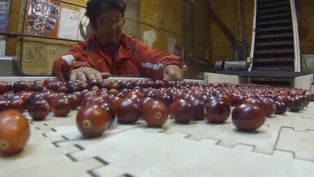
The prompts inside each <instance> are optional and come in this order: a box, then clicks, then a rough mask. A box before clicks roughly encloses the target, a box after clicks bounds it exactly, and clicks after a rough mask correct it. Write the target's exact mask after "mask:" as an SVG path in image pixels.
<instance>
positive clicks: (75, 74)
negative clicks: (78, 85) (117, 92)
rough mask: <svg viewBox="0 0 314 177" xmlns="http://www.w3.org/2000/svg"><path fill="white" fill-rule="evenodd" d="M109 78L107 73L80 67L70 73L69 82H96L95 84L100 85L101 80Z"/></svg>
mask: <svg viewBox="0 0 314 177" xmlns="http://www.w3.org/2000/svg"><path fill="white" fill-rule="evenodd" d="M109 76H110V74H109V73H100V72H98V71H97V70H95V69H93V68H89V67H81V68H78V69H74V70H72V71H71V74H70V80H81V81H88V80H96V81H97V82H99V83H101V82H102V81H103V79H107V78H108V77H109Z"/></svg>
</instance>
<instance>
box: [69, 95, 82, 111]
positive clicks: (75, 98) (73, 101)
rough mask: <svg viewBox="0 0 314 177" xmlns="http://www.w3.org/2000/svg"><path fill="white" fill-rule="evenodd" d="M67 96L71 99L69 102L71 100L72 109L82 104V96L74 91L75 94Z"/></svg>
mask: <svg viewBox="0 0 314 177" xmlns="http://www.w3.org/2000/svg"><path fill="white" fill-rule="evenodd" d="M67 98H68V100H69V102H70V104H71V108H72V110H76V109H77V108H78V107H79V106H80V104H81V100H80V98H79V97H78V96H77V95H75V94H74V93H73V94H68V95H67Z"/></svg>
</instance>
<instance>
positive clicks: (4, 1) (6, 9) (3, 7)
mask: <svg viewBox="0 0 314 177" xmlns="http://www.w3.org/2000/svg"><path fill="white" fill-rule="evenodd" d="M9 13H10V0H0V14H9Z"/></svg>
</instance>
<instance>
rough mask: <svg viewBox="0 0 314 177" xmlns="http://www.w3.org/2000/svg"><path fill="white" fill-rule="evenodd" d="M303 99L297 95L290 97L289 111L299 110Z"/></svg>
mask: <svg viewBox="0 0 314 177" xmlns="http://www.w3.org/2000/svg"><path fill="white" fill-rule="evenodd" d="M303 105H304V103H303V100H302V99H301V98H299V97H292V98H290V104H289V105H288V108H289V110H290V111H291V112H299V111H300V110H301V109H302V108H303Z"/></svg>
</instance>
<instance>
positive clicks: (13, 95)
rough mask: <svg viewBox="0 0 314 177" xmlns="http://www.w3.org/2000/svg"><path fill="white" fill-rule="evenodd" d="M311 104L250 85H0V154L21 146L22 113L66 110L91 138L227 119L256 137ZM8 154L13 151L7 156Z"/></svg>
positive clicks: (293, 94)
mask: <svg viewBox="0 0 314 177" xmlns="http://www.w3.org/2000/svg"><path fill="white" fill-rule="evenodd" d="M313 101H314V95H313V94H312V93H309V92H307V91H306V90H302V89H291V88H279V87H271V86H267V85H254V84H241V85H239V84H230V83H199V82H185V81H144V80H130V81H121V80H115V81H112V80H104V81H103V82H102V83H97V82H96V81H94V80H92V81H89V82H82V81H68V82H62V81H57V80H53V79H46V80H44V81H32V82H28V81H19V82H15V83H13V84H10V83H8V82H0V112H1V114H0V154H1V153H2V154H6V152H10V153H12V152H18V151H21V149H23V147H24V146H25V142H27V140H28V136H26V135H28V132H29V126H26V125H25V117H24V116H23V114H22V113H23V112H24V111H25V110H26V111H28V113H29V115H30V116H31V117H32V119H33V120H34V121H42V120H45V119H46V118H47V116H48V114H49V113H50V112H52V113H53V114H54V115H55V116H56V117H60V118H66V117H67V116H68V115H69V113H70V112H71V110H77V109H78V112H77V115H76V126H77V128H78V130H79V131H80V132H81V134H82V135H83V136H85V137H87V138H94V137H99V136H101V135H102V134H103V133H104V132H105V131H106V130H107V129H109V128H110V126H111V125H112V124H113V122H114V121H117V122H118V123H120V124H134V123H136V122H137V121H138V120H140V119H143V120H144V121H145V122H146V123H147V125H148V126H149V127H154V128H160V127H162V126H163V125H164V124H165V122H166V121H167V119H168V118H169V117H170V118H172V119H174V121H175V122H176V123H179V124H188V123H190V122H191V121H201V120H207V121H208V123H212V124H221V123H224V122H225V121H226V120H227V119H228V118H229V117H230V115H231V119H232V122H233V124H234V126H235V127H236V128H237V129H239V130H242V131H255V130H256V129H258V128H259V127H261V126H262V125H263V124H264V122H265V120H266V117H271V116H272V115H274V114H284V113H285V112H286V111H288V110H289V111H292V112H299V111H300V110H302V109H304V108H305V107H307V106H308V104H309V103H310V102H313ZM231 107H234V109H233V110H232V109H231ZM10 117H11V118H10ZM8 119H12V121H13V120H15V122H14V121H13V122H14V125H19V126H17V127H18V129H14V128H12V127H11V128H10V126H12V121H11V122H10V121H8ZM1 127H7V128H1ZM16 134H20V137H19V138H17V137H13V136H12V138H13V139H15V140H17V139H18V142H20V143H17V145H16V143H15V145H11V144H10V143H11V140H10V139H11V138H8V137H7V136H8V135H16ZM14 142H16V141H14ZM10 148H15V149H13V150H12V151H11V150H9V151H8V149H10Z"/></svg>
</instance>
